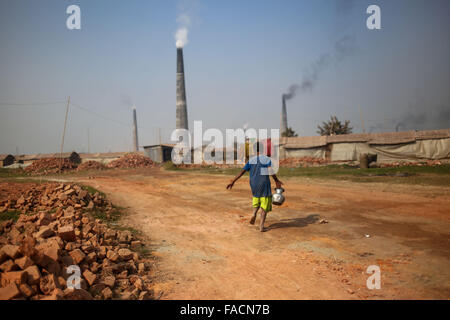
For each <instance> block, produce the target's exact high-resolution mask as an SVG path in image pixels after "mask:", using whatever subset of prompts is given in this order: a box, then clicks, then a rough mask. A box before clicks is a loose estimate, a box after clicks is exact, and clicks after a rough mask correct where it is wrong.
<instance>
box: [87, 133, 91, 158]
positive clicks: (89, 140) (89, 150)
mask: <svg viewBox="0 0 450 320" xmlns="http://www.w3.org/2000/svg"><path fill="white" fill-rule="evenodd" d="M87 138H88V153H91V139H90V138H89V127H88V128H87Z"/></svg>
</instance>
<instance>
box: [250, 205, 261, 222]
mask: <svg viewBox="0 0 450 320" xmlns="http://www.w3.org/2000/svg"><path fill="white" fill-rule="evenodd" d="M258 210H259V207H258V208H255V210H254V211H253V217H252V218H251V219H250V224H255V221H256V214H257V213H258Z"/></svg>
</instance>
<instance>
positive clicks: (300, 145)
mask: <svg viewBox="0 0 450 320" xmlns="http://www.w3.org/2000/svg"><path fill="white" fill-rule="evenodd" d="M445 138H450V129H442V130H429V131H404V132H383V133H361V134H342V135H334V136H315V137H293V138H280V145H282V146H284V148H286V149H309V148H319V147H323V146H325V145H327V144H329V143H346V142H347V143H350V142H367V143H369V144H380V145H381V144H403V143H411V142H414V141H416V140H426V139H445Z"/></svg>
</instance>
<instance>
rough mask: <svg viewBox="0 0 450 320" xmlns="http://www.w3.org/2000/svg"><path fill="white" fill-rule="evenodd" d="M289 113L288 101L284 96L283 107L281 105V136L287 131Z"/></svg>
mask: <svg viewBox="0 0 450 320" xmlns="http://www.w3.org/2000/svg"><path fill="white" fill-rule="evenodd" d="M287 127H288V126H287V111H286V99H285V98H284V95H283V97H282V105H281V125H280V135H282V134H283V133H285V132H286V131H287Z"/></svg>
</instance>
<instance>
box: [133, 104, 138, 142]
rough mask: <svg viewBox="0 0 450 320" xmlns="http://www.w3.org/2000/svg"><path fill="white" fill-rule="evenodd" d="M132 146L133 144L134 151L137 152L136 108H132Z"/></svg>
mask: <svg viewBox="0 0 450 320" xmlns="http://www.w3.org/2000/svg"><path fill="white" fill-rule="evenodd" d="M133 144H134V151H139V143H138V131H137V117H136V107H133Z"/></svg>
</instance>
